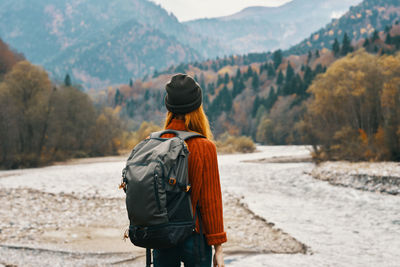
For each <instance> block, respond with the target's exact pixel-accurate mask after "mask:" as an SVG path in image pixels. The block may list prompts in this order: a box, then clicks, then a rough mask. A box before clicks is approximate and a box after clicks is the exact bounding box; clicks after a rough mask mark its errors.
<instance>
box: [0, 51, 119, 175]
mask: <svg viewBox="0 0 400 267" xmlns="http://www.w3.org/2000/svg"><path fill="white" fill-rule="evenodd" d="M0 44H1V43H0ZM0 51H2V53H1V54H0V62H1V63H3V62H11V63H9V64H8V65H4V64H0V66H3V69H5V70H2V75H1V76H0V168H7V169H9V168H21V167H35V166H40V165H43V164H48V163H50V162H52V161H56V160H64V159H67V158H70V157H87V156H103V155H110V154H116V153H117V152H118V149H119V148H120V146H121V139H120V138H121V134H122V130H123V128H122V125H121V122H120V119H119V117H118V114H117V113H116V112H114V111H113V110H112V109H111V108H102V107H99V108H97V107H95V106H94V104H93V102H92V100H91V99H90V98H89V96H88V95H86V94H85V93H83V92H82V91H80V90H79V89H78V88H77V86H73V85H71V81H70V79H69V80H68V79H66V81H65V83H66V84H61V85H59V84H54V83H52V82H51V80H50V79H49V76H48V74H47V73H46V71H44V70H43V69H42V68H41V67H38V66H35V65H33V64H31V63H30V62H28V61H26V60H22V59H23V57H21V56H19V55H18V54H15V53H14V52H12V51H11V50H9V49H8V51H9V52H11V54H14V57H15V58H16V59H18V60H14V61H13V60H10V58H13V57H12V56H10V53H8V52H7V53H4V51H5V50H0ZM4 55H7V56H6V57H5V56H4ZM4 66H6V68H4Z"/></svg>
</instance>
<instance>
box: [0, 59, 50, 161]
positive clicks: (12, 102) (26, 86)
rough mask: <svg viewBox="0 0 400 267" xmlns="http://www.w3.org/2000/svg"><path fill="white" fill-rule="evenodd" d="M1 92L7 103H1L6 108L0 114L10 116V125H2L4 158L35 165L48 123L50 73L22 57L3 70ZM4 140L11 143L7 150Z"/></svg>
mask: <svg viewBox="0 0 400 267" xmlns="http://www.w3.org/2000/svg"><path fill="white" fill-rule="evenodd" d="M0 92H1V97H2V102H3V103H5V101H6V102H7V103H8V104H6V106H4V107H2V108H4V109H5V110H4V112H1V116H2V117H3V116H4V117H7V118H4V119H5V120H6V121H9V120H10V119H11V120H12V122H10V124H9V125H10V127H6V128H3V129H2V136H3V137H4V138H5V139H2V143H1V146H2V150H3V160H4V161H6V162H11V163H10V164H11V165H13V164H17V165H18V164H24V165H26V166H32V165H35V164H37V163H38V161H39V159H40V156H41V153H42V151H43V149H44V144H45V141H46V135H47V129H48V126H49V124H48V123H49V112H50V107H49V103H50V102H49V100H50V97H51V95H52V84H51V82H50V80H49V77H48V75H47V73H46V72H45V71H44V70H43V69H42V68H40V67H37V66H34V65H32V64H31V63H29V62H28V61H21V62H19V63H17V64H16V65H15V66H14V67H13V69H12V70H11V71H10V72H9V73H7V74H6V76H5V77H4V80H3V82H2V83H1V84H0ZM2 120H3V118H2ZM5 140H9V141H10V142H11V143H12V145H11V146H9V147H8V149H10V150H8V151H6V149H7V148H5V146H8V145H7V144H5V142H6V141H5ZM10 157H11V158H10ZM13 159H14V160H13ZM15 161H18V162H17V163H16V162H15Z"/></svg>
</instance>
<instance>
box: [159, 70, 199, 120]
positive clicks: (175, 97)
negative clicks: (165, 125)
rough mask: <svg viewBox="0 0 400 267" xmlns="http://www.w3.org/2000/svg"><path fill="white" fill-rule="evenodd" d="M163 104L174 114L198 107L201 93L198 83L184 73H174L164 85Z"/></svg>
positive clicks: (190, 110) (187, 111)
mask: <svg viewBox="0 0 400 267" xmlns="http://www.w3.org/2000/svg"><path fill="white" fill-rule="evenodd" d="M165 90H166V91H167V95H166V96H165V106H166V107H167V109H168V110H169V111H170V112H172V113H175V114H186V113H189V112H192V111H193V110H196V109H198V108H199V107H200V105H201V101H202V93H201V88H200V85H199V84H198V83H197V82H196V81H195V80H194V79H193V78H192V77H190V76H188V75H186V74H176V75H174V76H173V77H172V78H171V81H169V82H168V83H167V85H166V86H165Z"/></svg>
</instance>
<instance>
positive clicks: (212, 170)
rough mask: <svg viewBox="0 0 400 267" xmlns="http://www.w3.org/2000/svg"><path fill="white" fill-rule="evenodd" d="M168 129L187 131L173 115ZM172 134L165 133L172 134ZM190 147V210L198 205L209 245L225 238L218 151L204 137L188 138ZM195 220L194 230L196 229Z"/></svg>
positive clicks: (220, 241)
mask: <svg viewBox="0 0 400 267" xmlns="http://www.w3.org/2000/svg"><path fill="white" fill-rule="evenodd" d="M167 129H173V130H178V131H186V130H187V129H186V127H185V122H184V121H183V120H179V119H173V120H172V121H171V123H170V124H169V125H168V127H167ZM173 136H174V134H164V135H163V136H162V137H164V138H171V137H173ZM186 143H187V145H188V149H189V152H190V154H189V182H190V184H191V186H192V192H191V199H192V207H193V212H196V204H197V203H199V205H200V213H201V219H202V230H203V232H204V234H205V236H206V239H207V243H208V244H209V245H216V244H222V243H224V242H226V241H227V238H226V233H225V232H224V222H223V218H222V196H221V195H222V194H221V185H220V181H219V172H218V162H217V151H216V148H215V145H214V143H212V142H211V141H210V140H208V139H205V138H192V139H189V140H188V141H187V142H186ZM198 229H199V225H198V220H197V221H196V231H197V232H199V231H198Z"/></svg>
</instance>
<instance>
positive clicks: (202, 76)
mask: <svg viewBox="0 0 400 267" xmlns="http://www.w3.org/2000/svg"><path fill="white" fill-rule="evenodd" d="M200 87H201V88H202V89H204V90H206V89H207V88H206V84H205V78H204V73H203V72H202V73H201V74H200Z"/></svg>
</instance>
